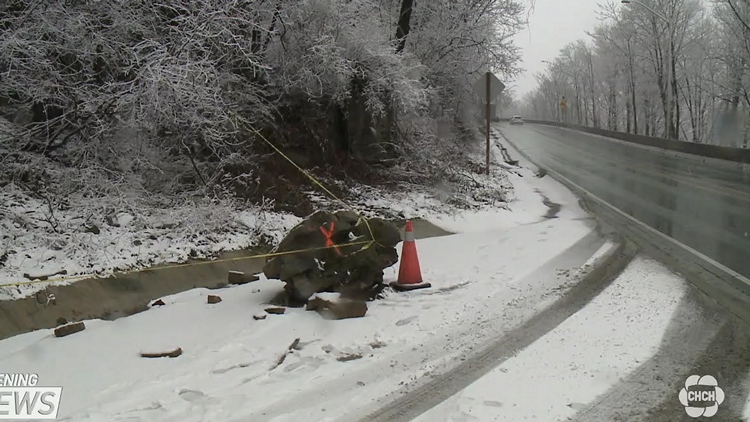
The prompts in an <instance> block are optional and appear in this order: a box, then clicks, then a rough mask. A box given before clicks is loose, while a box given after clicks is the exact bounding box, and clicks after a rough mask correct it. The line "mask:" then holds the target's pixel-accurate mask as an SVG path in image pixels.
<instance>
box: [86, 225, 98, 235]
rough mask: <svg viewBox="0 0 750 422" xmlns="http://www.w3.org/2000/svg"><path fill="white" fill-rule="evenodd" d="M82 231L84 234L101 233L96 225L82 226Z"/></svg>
mask: <svg viewBox="0 0 750 422" xmlns="http://www.w3.org/2000/svg"><path fill="white" fill-rule="evenodd" d="M83 231H85V232H86V233H93V234H99V233H101V230H99V226H97V225H96V224H91V225H87V226H84V228H83Z"/></svg>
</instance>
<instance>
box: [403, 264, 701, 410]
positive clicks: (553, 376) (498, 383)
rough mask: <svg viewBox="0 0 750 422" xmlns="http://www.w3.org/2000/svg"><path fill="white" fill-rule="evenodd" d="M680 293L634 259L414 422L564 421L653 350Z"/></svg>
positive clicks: (673, 280) (674, 283) (674, 280)
mask: <svg viewBox="0 0 750 422" xmlns="http://www.w3.org/2000/svg"><path fill="white" fill-rule="evenodd" d="M685 288H686V284H685V283H684V281H683V280H682V279H681V278H679V277H678V276H676V275H674V274H672V273H671V271H669V270H668V269H667V268H665V267H664V266H662V265H661V264H659V263H657V262H655V261H652V260H650V259H646V258H638V259H636V260H634V261H633V262H632V263H631V264H630V265H629V266H628V268H627V269H626V270H625V271H624V272H623V273H622V274H621V275H620V276H619V277H618V278H617V279H616V280H615V281H614V283H613V284H612V285H610V286H609V287H607V288H606V289H605V290H604V291H603V292H602V293H601V294H600V295H598V296H597V297H595V298H594V299H593V300H592V301H591V303H589V304H588V305H586V306H585V307H584V308H583V309H581V310H580V311H578V312H577V313H575V314H574V315H573V316H571V317H570V318H568V319H567V320H565V321H564V322H563V323H562V324H560V325H559V326H557V327H556V328H555V329H554V330H552V331H551V332H549V333H547V334H546V335H545V336H543V337H542V338H540V339H539V340H537V341H536V342H534V343H533V344H532V345H531V346H529V347H528V348H526V349H524V350H523V351H522V352H521V353H519V354H518V355H516V356H514V357H513V358H511V359H509V360H507V361H505V362H504V363H502V364H501V365H500V366H498V367H497V368H495V369H494V370H493V371H492V372H490V373H489V374H488V375H486V376H484V377H482V378H480V379H479V380H477V381H476V382H474V383H473V384H471V385H470V386H469V387H467V388H466V389H465V390H463V391H461V392H460V393H457V394H455V395H454V396H452V397H451V398H450V399H448V400H446V401H445V402H443V403H441V404H440V405H438V406H436V407H434V408H432V409H430V410H429V411H428V412H425V413H423V414H422V415H420V416H419V417H418V418H416V419H414V422H428V421H429V422H433V421H435V422H438V421H445V422H456V421H514V422H515V421H521V420H539V421H560V420H566V419H567V418H568V417H570V416H572V415H574V414H575V413H576V411H578V410H580V409H582V408H584V407H585V406H586V405H587V404H589V403H591V402H592V401H594V399H596V398H597V397H598V396H599V395H601V394H603V393H605V392H606V391H607V390H608V389H609V388H610V387H613V386H614V385H615V384H617V383H619V382H621V381H623V380H624V379H625V378H626V377H627V376H628V375H629V374H630V373H632V372H633V371H634V370H635V369H636V368H638V366H639V365H640V364H642V363H643V362H646V361H647V360H648V359H649V358H651V357H652V356H653V355H654V354H655V353H656V352H657V351H658V349H659V346H660V344H661V342H662V337H663V334H664V333H665V331H666V330H667V327H668V325H669V323H670V320H671V318H672V316H673V314H674V312H675V311H676V309H677V306H678V304H679V303H680V300H681V299H682V296H683V295H684V293H685ZM507 386H513V388H507Z"/></svg>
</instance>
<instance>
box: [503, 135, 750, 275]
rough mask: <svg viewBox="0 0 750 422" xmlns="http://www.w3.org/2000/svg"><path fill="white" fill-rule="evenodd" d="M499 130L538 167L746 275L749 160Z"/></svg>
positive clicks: (749, 226) (749, 239)
mask: <svg viewBox="0 0 750 422" xmlns="http://www.w3.org/2000/svg"><path fill="white" fill-rule="evenodd" d="M500 128H501V129H502V131H503V133H504V134H505V136H507V137H508V138H509V139H510V140H511V141H513V143H514V144H515V145H516V147H518V148H520V149H521V150H523V152H524V153H526V154H527V155H529V156H530V157H531V158H533V159H534V161H535V162H536V163H537V164H539V165H540V166H542V167H548V168H550V169H552V170H554V171H556V172H558V173H560V174H561V175H563V176H565V177H566V178H568V179H570V180H571V181H572V182H574V183H576V184H577V185H579V186H581V187H582V188H584V189H586V190H588V191H589V192H591V193H593V194H594V195H596V196H598V197H600V198H602V199H603V200H605V201H607V202H608V203H610V204H612V205H614V206H615V207H617V208H619V209H620V210H622V211H624V212H626V213H628V214H630V215H631V216H633V217H634V218H636V219H638V220H640V221H642V222H643V223H646V224H648V225H649V226H651V227H653V228H655V229H657V230H659V231H660V232H662V233H664V234H666V235H668V236H671V237H672V238H674V239H675V240H677V241H679V242H681V243H683V244H685V245H687V246H689V247H691V248H693V249H695V250H697V251H698V252H700V253H702V254H704V255H706V256H708V257H709V258H711V259H713V260H715V261H717V262H719V263H721V264H723V265H725V266H727V267H729V268H731V269H732V270H734V271H736V272H738V273H740V274H742V275H743V276H745V277H750V166H748V165H742V164H739V163H731V162H727V161H722V160H714V159H710V158H703V157H699V156H692V155H688V154H678V153H676V152H671V151H664V150H657V149H655V148H644V147H642V146H636V145H631V144H627V143H625V142H621V141H615V140H610V139H607V138H603V137H600V136H597V135H592V134H587V133H581V132H576V131H572V130H567V129H563V128H557V127H552V126H544V125H532V124H525V125H523V126H510V125H508V124H502V125H500Z"/></svg>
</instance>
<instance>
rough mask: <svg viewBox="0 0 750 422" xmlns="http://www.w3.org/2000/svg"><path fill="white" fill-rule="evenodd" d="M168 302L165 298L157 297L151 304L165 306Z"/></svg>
mask: <svg viewBox="0 0 750 422" xmlns="http://www.w3.org/2000/svg"><path fill="white" fill-rule="evenodd" d="M164 305H166V303H164V301H163V300H161V299H157V300H156V301H155V302H154V303H152V304H151V306H164Z"/></svg>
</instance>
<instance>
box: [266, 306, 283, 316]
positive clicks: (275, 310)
mask: <svg viewBox="0 0 750 422" xmlns="http://www.w3.org/2000/svg"><path fill="white" fill-rule="evenodd" d="M265 311H266V312H268V313H269V314H273V315H283V314H284V313H285V312H286V308H282V307H280V306H272V307H270V308H266V309H265Z"/></svg>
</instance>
